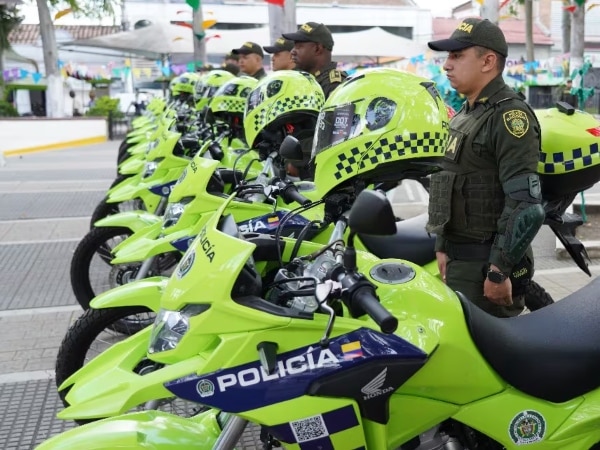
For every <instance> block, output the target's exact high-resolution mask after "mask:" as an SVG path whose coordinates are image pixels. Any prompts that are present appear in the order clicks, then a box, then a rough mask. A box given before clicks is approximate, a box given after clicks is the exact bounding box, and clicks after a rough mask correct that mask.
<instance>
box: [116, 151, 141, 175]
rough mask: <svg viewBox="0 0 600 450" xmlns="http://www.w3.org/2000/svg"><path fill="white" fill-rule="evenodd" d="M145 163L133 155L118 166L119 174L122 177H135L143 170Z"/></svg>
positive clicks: (139, 156)
mask: <svg viewBox="0 0 600 450" xmlns="http://www.w3.org/2000/svg"><path fill="white" fill-rule="evenodd" d="M145 163H146V161H145V160H144V158H143V157H142V156H141V155H133V156H130V157H129V158H127V159H126V160H125V161H123V162H122V163H121V164H119V173H120V174H122V175H135V174H136V173H140V172H141V171H142V170H143V169H144V164H145Z"/></svg>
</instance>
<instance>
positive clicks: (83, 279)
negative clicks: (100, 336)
mask: <svg viewBox="0 0 600 450" xmlns="http://www.w3.org/2000/svg"><path fill="white" fill-rule="evenodd" d="M132 234H133V232H132V231H131V230H130V229H129V228H125V227H100V228H92V229H91V230H90V231H89V232H88V234H86V235H85V237H84V238H83V239H82V240H81V241H80V242H79V244H78V245H77V247H76V248H75V251H74V252H73V257H72V258H71V270H70V276H71V287H72V288H73V293H74V294H75V298H76V299H77V301H78V302H79V304H80V305H81V307H82V308H83V309H88V308H89V307H90V302H91V301H92V299H93V298H94V297H96V295H98V294H100V293H101V292H103V291H101V292H96V290H95V289H94V287H93V286H92V279H91V276H92V273H91V272H92V270H93V268H92V264H94V263H93V262H92V259H93V258H94V255H96V254H97V255H98V256H99V257H100V260H101V261H102V262H104V263H105V264H106V266H107V267H106V268H107V270H108V271H111V270H113V269H110V266H111V263H110V262H111V261H112V259H113V255H112V253H111V251H112V249H113V248H114V247H115V246H116V244H117V243H120V242H121V241H123V240H124V239H126V238H127V237H129V236H131V235H132ZM113 241H114V242H113ZM99 265H100V267H102V268H103V269H104V266H102V265H101V264H99ZM138 267H139V264H138ZM120 279H123V277H122V276H121V278H120ZM102 282H103V281H102ZM121 284H123V283H121ZM116 285H118V283H117V284H116ZM116 285H115V286H116ZM115 286H110V285H109V283H106V289H105V290H108V289H111V288H113V287H115ZM96 289H97V288H96Z"/></svg>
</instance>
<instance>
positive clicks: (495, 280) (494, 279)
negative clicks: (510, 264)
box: [487, 269, 507, 284]
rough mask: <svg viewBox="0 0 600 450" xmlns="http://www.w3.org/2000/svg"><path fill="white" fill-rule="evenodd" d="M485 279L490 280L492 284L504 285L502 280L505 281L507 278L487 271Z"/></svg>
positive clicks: (499, 273) (495, 272)
mask: <svg viewBox="0 0 600 450" xmlns="http://www.w3.org/2000/svg"><path fill="white" fill-rule="evenodd" d="M487 278H488V280H490V281H491V282H492V283H497V284H500V283H504V280H506V278H507V276H506V275H504V274H503V273H502V272H497V271H495V270H492V269H490V270H488V273H487Z"/></svg>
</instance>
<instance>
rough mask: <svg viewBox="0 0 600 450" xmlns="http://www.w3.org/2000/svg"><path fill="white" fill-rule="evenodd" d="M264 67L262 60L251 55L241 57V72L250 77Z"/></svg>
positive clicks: (253, 54) (255, 55)
mask: <svg viewBox="0 0 600 450" xmlns="http://www.w3.org/2000/svg"><path fill="white" fill-rule="evenodd" d="M261 67H262V58H261V57H260V56H259V55H257V54H255V53H251V54H250V55H240V70H241V71H242V72H244V73H245V74H248V75H254V74H255V73H256V72H258V71H259V70H260V69H261Z"/></svg>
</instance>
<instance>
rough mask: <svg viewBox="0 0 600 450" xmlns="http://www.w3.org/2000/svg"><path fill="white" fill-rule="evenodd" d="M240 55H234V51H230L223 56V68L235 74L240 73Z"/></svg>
mask: <svg viewBox="0 0 600 450" xmlns="http://www.w3.org/2000/svg"><path fill="white" fill-rule="evenodd" d="M239 61H240V56H239V55H234V54H233V53H232V52H229V53H227V54H226V55H225V57H224V58H223V63H222V64H221V68H222V69H223V70H226V71H227V72H231V73H232V74H234V75H236V76H237V75H239V73H240V63H239Z"/></svg>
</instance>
